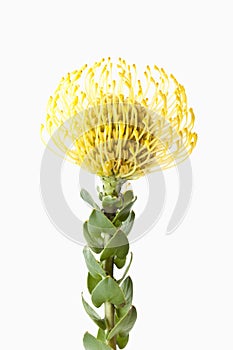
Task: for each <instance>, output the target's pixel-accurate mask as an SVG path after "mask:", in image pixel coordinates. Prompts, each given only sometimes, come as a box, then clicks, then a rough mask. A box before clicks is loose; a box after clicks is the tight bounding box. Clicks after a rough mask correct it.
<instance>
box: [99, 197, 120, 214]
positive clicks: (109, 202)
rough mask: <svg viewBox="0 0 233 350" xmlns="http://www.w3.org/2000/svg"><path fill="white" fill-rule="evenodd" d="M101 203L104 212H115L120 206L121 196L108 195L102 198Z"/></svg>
mask: <svg viewBox="0 0 233 350" xmlns="http://www.w3.org/2000/svg"><path fill="white" fill-rule="evenodd" d="M102 205H103V208H104V211H105V212H107V213H115V212H116V211H117V210H118V209H119V208H121V207H122V205H123V201H122V198H121V197H112V196H109V195H108V196H105V197H103V198H102Z"/></svg>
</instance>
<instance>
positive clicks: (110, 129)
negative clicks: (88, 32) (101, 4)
mask: <svg viewBox="0 0 233 350" xmlns="http://www.w3.org/2000/svg"><path fill="white" fill-rule="evenodd" d="M193 125H194V113H193V110H192V109H191V108H188V104H187V97H186V93H185V89H184V87H183V86H182V85H181V84H179V83H178V82H177V80H176V79H175V77H174V76H173V75H170V76H168V75H167V73H166V72H165V71H164V70H163V69H162V68H158V67H157V66H154V67H153V68H151V67H149V66H147V67H146V69H145V71H144V74H143V75H142V78H141V80H138V73H137V69H136V66H135V64H133V65H129V64H127V63H126V62H125V60H123V59H121V58H119V61H118V63H117V64H116V65H115V64H113V63H112V62H111V59H110V58H108V59H107V60H105V59H102V60H101V61H100V62H96V63H95V64H94V65H93V66H92V67H88V66H87V65H84V66H83V67H82V68H81V69H80V70H76V71H73V72H72V73H68V74H67V75H66V76H65V77H63V78H62V79H61V81H60V83H59V85H58V87H57V89H56V90H55V93H54V95H53V96H51V97H50V99H49V101H48V107H47V118H46V129H47V132H48V134H49V135H50V136H51V139H52V141H53V144H54V145H56V147H57V148H58V149H59V150H60V151H62V153H63V155H64V154H65V155H66V157H67V158H68V159H69V160H70V161H72V162H74V163H76V164H77V165H79V166H82V167H84V168H85V169H87V170H88V171H90V172H92V173H95V174H97V175H99V176H102V177H109V176H113V177H115V178H121V179H136V178H138V177H140V176H142V175H144V174H145V173H149V172H152V171H156V170H161V169H166V168H170V167H172V166H174V165H176V164H178V163H180V162H182V161H183V160H184V159H185V158H187V156H188V155H189V154H190V153H191V152H192V150H193V148H194V147H195V145H196V141H197V134H196V133H194V132H192V129H193ZM43 128H44V126H43V125H42V130H43Z"/></svg>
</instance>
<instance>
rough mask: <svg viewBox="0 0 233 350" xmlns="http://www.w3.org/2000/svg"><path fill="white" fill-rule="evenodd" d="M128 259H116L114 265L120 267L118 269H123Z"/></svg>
mask: <svg viewBox="0 0 233 350" xmlns="http://www.w3.org/2000/svg"><path fill="white" fill-rule="evenodd" d="M125 262H126V258H124V259H120V258H118V257H115V258H114V264H115V265H116V266H117V267H118V269H122V267H124V266H125Z"/></svg>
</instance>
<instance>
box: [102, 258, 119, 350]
mask: <svg viewBox="0 0 233 350" xmlns="http://www.w3.org/2000/svg"><path fill="white" fill-rule="evenodd" d="M113 265H114V259H113V258H108V259H106V261H105V266H104V267H105V271H106V273H107V274H108V275H109V276H111V277H113ZM104 306H105V320H106V325H107V330H108V331H109V332H110V331H111V330H112V329H113V327H114V325H115V307H114V305H113V304H111V303H110V302H108V301H106V302H105V304H104ZM108 345H109V346H111V348H112V349H113V350H116V337H113V338H112V339H110V340H109V341H108Z"/></svg>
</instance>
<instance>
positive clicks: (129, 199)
mask: <svg viewBox="0 0 233 350" xmlns="http://www.w3.org/2000/svg"><path fill="white" fill-rule="evenodd" d="M133 198H134V194H133V191H131V190H128V191H126V192H125V193H123V199H124V206H126V205H127V204H128V203H130V202H132V200H133Z"/></svg>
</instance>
